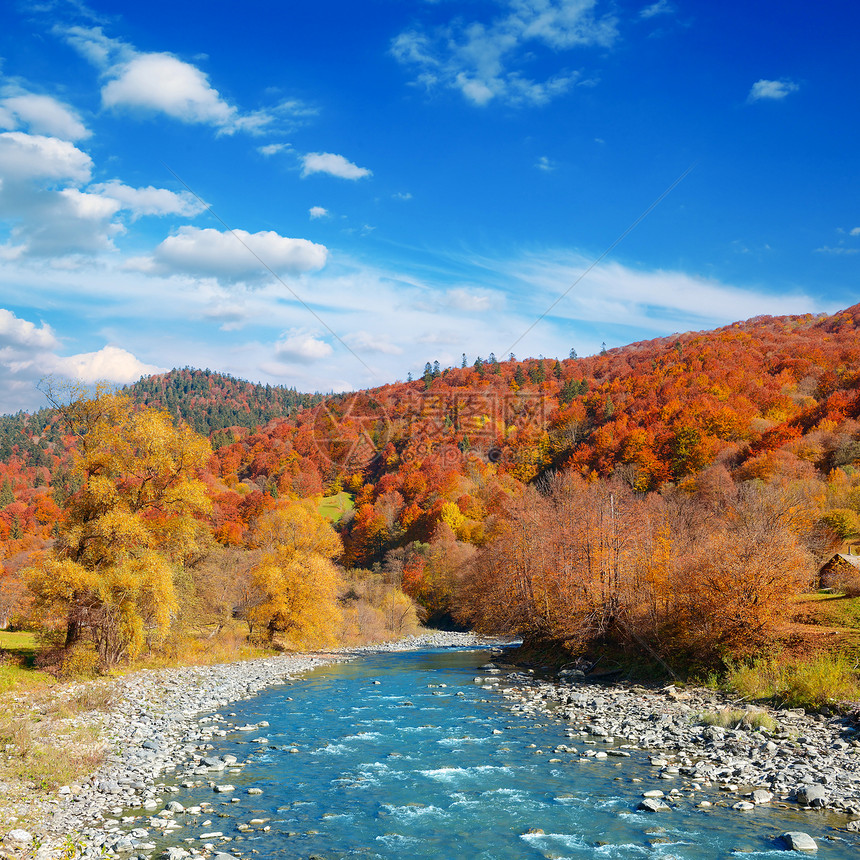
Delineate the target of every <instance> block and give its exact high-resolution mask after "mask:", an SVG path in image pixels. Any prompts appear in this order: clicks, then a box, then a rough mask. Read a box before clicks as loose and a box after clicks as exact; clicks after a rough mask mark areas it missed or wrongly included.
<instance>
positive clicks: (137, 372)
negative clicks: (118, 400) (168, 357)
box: [54, 345, 166, 384]
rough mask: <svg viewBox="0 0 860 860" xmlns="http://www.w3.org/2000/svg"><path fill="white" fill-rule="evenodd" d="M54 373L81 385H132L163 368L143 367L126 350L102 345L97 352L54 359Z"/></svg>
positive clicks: (147, 365)
mask: <svg viewBox="0 0 860 860" xmlns="http://www.w3.org/2000/svg"><path fill="white" fill-rule="evenodd" d="M54 368H55V369H54V373H57V374H59V375H61V376H65V377H68V378H69V379H79V380H81V381H82V382H88V383H91V382H98V381H99V380H102V379H104V380H107V381H108V382H117V383H121V384H127V383H130V382H136V381H137V380H138V379H140V377H141V376H149V375H151V374H153V373H163V372H164V371H165V370H166V368H163V367H157V366H156V365H154V364H145V363H144V362H142V361H140V360H139V359H138V358H136V357H135V356H134V355H132V354H131V353H130V352H129V351H128V350H125V349H122V347H119V346H111V345H108V346H105V347H102V349H100V350H98V351H97V352H83V353H79V354H78V355H69V356H65V357H59V356H58V357H56V358H55V364H54Z"/></svg>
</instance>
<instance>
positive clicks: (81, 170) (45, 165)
mask: <svg viewBox="0 0 860 860" xmlns="http://www.w3.org/2000/svg"><path fill="white" fill-rule="evenodd" d="M92 167H93V162H92V159H91V158H90V157H89V155H87V154H86V153H85V152H81V150H79V149H78V148H77V147H76V146H75V145H74V144H72V143H69V142H68V141H67V140H59V139H58V138H56V137H45V136H43V135H37V134H25V133H24V132H20V131H6V132H3V133H0V177H3V178H4V179H7V180H12V181H15V182H20V181H22V180H27V179H40V180H54V181H58V182H62V181H65V182H75V183H80V182H86V181H88V180H89V178H90V173H91V171H92Z"/></svg>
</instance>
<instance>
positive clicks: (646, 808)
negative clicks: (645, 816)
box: [636, 797, 670, 812]
mask: <svg viewBox="0 0 860 860" xmlns="http://www.w3.org/2000/svg"><path fill="white" fill-rule="evenodd" d="M636 808H637V809H638V810H640V811H641V812H668V811H669V809H670V807H668V806H667V805H666V804H665V803H663V801H662V800H658V799H657V798H656V797H646V798H645V799H644V800H643V801H641V802H640V804H639V806H637V807H636Z"/></svg>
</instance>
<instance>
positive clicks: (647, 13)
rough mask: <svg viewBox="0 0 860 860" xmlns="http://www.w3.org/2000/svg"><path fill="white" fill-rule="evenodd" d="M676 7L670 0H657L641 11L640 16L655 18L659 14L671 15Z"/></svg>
mask: <svg viewBox="0 0 860 860" xmlns="http://www.w3.org/2000/svg"><path fill="white" fill-rule="evenodd" d="M674 11H675V10H674V8H673V7H672V5H671V3H669V2H668V0H657V2H656V3H652V4H651V5H650V6H646V7H645V8H644V9H642V10H641V11H640V12H639V17H640V18H646V19H647V18H655V17H657V16H658V15H671V14H672V12H674Z"/></svg>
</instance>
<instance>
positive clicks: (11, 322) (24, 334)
mask: <svg viewBox="0 0 860 860" xmlns="http://www.w3.org/2000/svg"><path fill="white" fill-rule="evenodd" d="M57 346H59V341H58V340H57V338H56V337H55V336H54V333H53V331H52V330H51V327H50V326H49V325H45V324H44V323H43V324H42V325H40V326H37V325H35V324H34V323H31V322H30V321H29V320H22V319H19V318H18V317H16V316H15V314H13V313H12V312H11V311H8V310H6V308H0V355H3V354H8V352H9V351H10V350H18V349H24V350H33V349H35V350H39V351H42V350H50V349H56V348H57Z"/></svg>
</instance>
